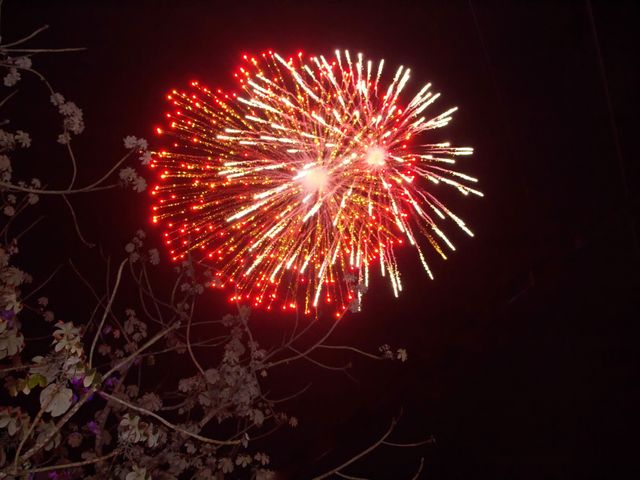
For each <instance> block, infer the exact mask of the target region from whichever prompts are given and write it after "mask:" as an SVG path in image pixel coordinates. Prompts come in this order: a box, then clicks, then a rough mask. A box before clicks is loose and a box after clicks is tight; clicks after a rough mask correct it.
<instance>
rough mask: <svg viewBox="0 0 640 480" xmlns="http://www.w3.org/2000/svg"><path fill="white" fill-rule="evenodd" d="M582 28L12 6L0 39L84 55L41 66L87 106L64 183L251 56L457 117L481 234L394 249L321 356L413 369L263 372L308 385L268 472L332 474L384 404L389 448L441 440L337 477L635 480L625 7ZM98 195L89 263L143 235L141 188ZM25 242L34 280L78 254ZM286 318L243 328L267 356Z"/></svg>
mask: <svg viewBox="0 0 640 480" xmlns="http://www.w3.org/2000/svg"><path fill="white" fill-rule="evenodd" d="M591 13H592V15H590V7H589V5H588V4H587V3H584V2H576V3H569V2H522V3H509V2H491V3H484V2H478V1H472V2H419V1H415V2H407V1H399V0H397V1H386V2H383V1H375V0H372V1H370V2H338V1H316V2H296V1H278V2H269V1H266V0H265V1H260V2H256V1H229V2H204V1H202V2H196V1H184V2H178V1H172V2H169V1H156V2H152V1H130V2H124V1H123V2H107V1H103V2H98V1H94V2H79V1H47V2H44V1H41V2H34V1H19V0H6V1H5V5H4V6H3V14H2V37H3V40H4V39H13V38H18V37H19V36H23V35H25V34H27V33H30V32H31V31H32V30H34V29H35V28H37V27H40V26H42V25H43V24H48V25H50V28H49V30H47V31H46V32H44V33H42V34H41V35H40V36H39V40H38V39H36V40H34V42H33V43H31V45H34V46H35V45H37V46H39V47H47V48H56V47H57V48H60V47H86V48H87V50H86V51H83V52H76V53H64V54H57V55H49V56H43V57H36V58H35V59H34V65H35V66H36V67H37V68H38V69H39V70H40V71H41V72H43V73H45V74H46V76H47V78H48V79H49V81H50V83H51V84H53V85H54V86H55V88H56V89H57V90H59V91H60V92H62V93H63V94H64V95H65V96H66V97H67V98H68V99H70V100H73V101H75V102H76V103H77V104H78V105H79V106H80V107H81V108H83V110H84V116H85V122H86V124H87V128H86V131H85V132H84V133H83V134H82V135H81V136H80V137H78V139H77V140H76V142H75V145H76V149H77V151H78V152H81V155H80V156H81V157H82V158H81V160H80V164H81V174H80V182H79V183H80V184H82V183H83V180H84V181H87V180H91V179H93V178H95V177H96V176H97V175H98V173H100V172H102V171H104V169H105V167H107V166H109V165H111V162H112V161H113V160H114V159H117V158H119V156H120V155H121V154H122V138H123V137H124V136H126V135H136V136H142V137H146V138H148V139H149V140H150V142H151V144H152V147H153V146H154V145H157V144H158V142H159V139H158V138H156V137H154V135H153V133H152V132H153V127H155V126H156V125H160V124H161V123H162V115H163V113H164V111H165V110H166V105H165V101H164V95H165V94H166V93H167V91H169V90H170V89H172V88H174V87H182V86H186V84H187V83H188V82H189V81H191V80H194V79H197V80H199V81H201V82H202V83H205V84H208V85H210V86H212V87H213V86H221V87H226V88H231V87H233V85H234V83H233V78H232V76H231V73H230V72H231V70H232V69H233V68H234V67H236V66H237V65H238V59H239V57H240V55H241V54H243V53H252V52H261V51H263V50H265V49H269V48H272V49H274V50H278V51H280V52H284V53H293V52H297V51H298V50H300V49H302V50H304V51H305V52H310V53H331V52H333V51H334V50H335V49H336V48H348V49H350V50H351V51H361V52H363V53H364V54H365V55H366V56H368V57H369V58H372V59H377V58H385V60H386V62H388V63H387V65H388V66H389V67H391V68H394V66H398V65H400V64H402V65H406V66H409V67H411V69H412V80H411V82H410V84H409V86H408V91H410V92H415V91H416V89H418V88H419V86H421V84H422V83H424V82H426V81H431V82H432V83H433V84H434V87H435V89H436V91H440V92H442V94H443V95H442V97H441V100H439V105H440V107H439V108H441V109H444V108H445V107H447V106H454V105H457V106H459V107H460V110H459V112H457V113H456V115H455V116H454V120H453V122H452V124H450V125H449V126H448V127H447V128H446V129H443V130H442V131H439V132H437V133H436V134H437V135H439V139H442V140H451V142H452V143H453V144H454V145H455V144H457V145H472V146H473V147H474V149H475V154H474V155H473V157H472V158H471V159H469V160H467V159H463V160H462V162H461V167H462V170H463V171H465V172H466V173H469V174H471V175H473V176H476V177H479V179H480V186H481V189H482V191H483V192H484V194H485V197H484V198H482V199H479V198H474V199H468V198H462V199H461V198H458V197H460V196H459V195H456V194H454V193H453V192H443V195H442V198H443V199H444V200H445V203H448V204H449V205H451V206H452V207H453V210H454V211H456V212H459V213H460V214H461V215H462V217H463V218H464V219H465V221H466V222H467V224H468V225H469V226H470V227H471V228H472V230H473V231H474V233H475V234H476V236H475V238H473V239H471V238H468V237H466V236H465V235H464V234H462V233H461V232H453V229H450V230H449V231H452V233H453V235H452V236H453V240H454V242H455V243H456V245H457V247H458V251H457V252H456V253H455V254H454V255H452V256H451V257H450V258H449V260H448V261H447V262H443V261H440V260H438V259H437V258H435V256H433V257H431V266H432V269H433V271H434V273H435V276H436V279H435V281H430V280H429V279H428V278H427V277H426V276H425V275H424V272H423V271H422V269H421V266H420V265H419V262H418V261H417V259H416V258H414V254H413V252H411V251H407V252H403V253H402V254H401V255H400V266H401V270H402V271H403V272H404V277H405V280H404V284H405V289H404V291H403V292H402V295H401V296H400V298H399V299H394V298H393V294H392V292H391V289H390V287H389V286H388V285H387V283H386V282H385V281H383V280H381V279H379V278H377V277H376V276H374V281H373V286H372V288H371V289H370V290H369V293H368V295H367V296H366V297H365V301H364V305H363V307H364V308H363V312H362V313H359V314H355V315H347V317H345V319H344V325H343V326H341V328H340V329H339V330H338V331H337V333H336V336H335V340H334V341H333V343H336V344H338V343H342V344H351V345H354V346H357V347H359V348H363V349H368V350H373V351H375V350H377V348H378V346H380V345H382V344H384V343H388V344H390V345H391V346H392V347H406V348H407V350H408V352H409V361H408V362H407V363H405V364H398V363H397V362H396V363H382V362H375V361H367V360H365V359H359V358H355V359H354V365H353V368H352V369H351V370H350V374H351V375H352V376H353V377H355V378H356V379H357V382H354V381H353V380H351V379H349V378H348V377H347V376H345V375H344V374H341V373H340V372H327V371H322V370H319V369H317V368H314V367H313V366H309V365H301V366H300V367H296V368H297V369H296V370H295V371H293V372H291V371H287V372H285V371H283V372H282V378H278V374H277V373H276V374H275V375H274V376H275V379H274V381H275V386H276V388H277V389H278V393H280V394H282V395H283V396H284V395H286V394H287V393H292V392H294V391H295V390H297V389H298V388H301V387H303V386H304V385H305V384H306V383H307V382H308V381H312V382H313V386H312V388H311V389H310V391H308V392H307V393H306V394H305V395H303V396H302V397H300V398H298V399H296V400H295V401H294V402H292V403H291V405H290V406H289V408H288V411H290V412H291V413H295V414H296V415H298V416H299V417H300V419H301V426H300V428H299V429H298V430H297V431H293V432H288V433H287V434H283V435H281V436H279V437H275V438H274V442H276V441H277V444H269V446H268V448H269V449H270V450H271V452H272V453H273V460H274V462H276V465H279V466H280V467H281V469H280V470H281V474H282V478H307V477H308V476H310V475H312V474H313V473H319V472H321V471H322V470H323V469H325V468H326V467H329V466H332V465H336V464H338V463H340V462H341V461H343V460H344V459H345V458H346V457H347V456H348V455H349V454H352V453H355V452H357V451H359V450H361V449H362V448H364V447H365V446H367V445H368V444H369V443H370V442H371V440H372V439H373V438H375V436H376V435H378V434H380V433H382V432H383V431H384V430H385V429H386V427H387V425H388V423H389V421H390V419H391V418H392V417H393V416H395V415H398V413H399V412H400V410H402V412H403V415H402V419H401V421H400V426H399V428H398V431H397V433H396V434H395V436H394V438H393V440H395V441H405V442H410V441H417V440H420V439H423V438H427V437H429V436H431V435H433V437H434V438H435V440H436V441H435V444H433V445H429V446H427V447H421V448H418V449H415V450H412V451H408V450H402V451H395V450H393V449H390V448H388V447H383V448H382V449H380V450H378V451H376V454H375V455H373V457H371V458H369V459H368V460H365V461H363V462H362V463H361V464H360V465H361V468H360V469H358V467H354V468H352V469H351V470H349V472H353V474H354V475H356V476H357V475H359V474H360V475H361V476H367V475H371V476H372V477H373V478H384V479H387V478H388V479H395V478H408V477H410V475H411V473H410V472H412V471H414V470H415V469H416V468H417V465H418V462H419V459H420V457H421V456H424V457H425V469H424V473H423V478H430V479H463V478H464V479H470V478H492V479H572V478H580V479H583V478H594V479H596V478H597V479H599V478H612V479H614V478H615V479H620V478H638V477H637V476H638V475H640V468H639V465H638V460H637V459H638V454H637V446H638V441H637V431H638V430H637V427H638V424H637V422H636V419H635V417H636V416H637V410H638V400H639V395H638V394H639V393H640V389H639V385H640V384H639V383H638V348H637V343H638V338H640V337H639V334H640V327H639V326H638V325H639V320H640V316H639V315H638V303H639V298H638V297H639V295H638V292H639V291H640V290H639V289H638V287H639V282H638V278H637V277H638V242H639V239H638V237H639V235H640V233H639V231H638V225H637V223H636V217H635V215H636V212H637V207H638V189H637V184H638V183H637V179H638V161H637V160H638V155H637V148H636V147H635V144H634V143H635V141H636V138H637V132H638V130H637V127H638V124H639V122H638V107H639V106H640V105H639V102H638V86H639V85H640V75H639V70H638V58H639V55H638V45H640V38H639V37H640V34H639V33H638V32H639V31H640V29H639V28H638V25H639V24H640V4H638V3H637V2H603V3H599V2H595V3H594V4H592V6H591ZM592 21H593V23H592ZM594 25H595V29H594ZM387 73H388V72H387ZM46 102H47V97H46V96H45V94H43V97H42V98H34V99H33V103H34V107H33V109H25V110H20V111H16V112H14V117H15V118H16V119H17V120H15V121H16V122H17V121H24V122H25V124H27V125H30V124H29V122H32V124H33V125H35V124H36V123H37V122H36V121H35V120H34V119H36V118H38V116H39V115H51V113H49V114H47V113H41V112H40V109H42V108H45V109H46V108H48V106H47V104H46ZM37 105H44V107H41V106H37ZM12 118H13V117H12ZM31 131H32V132H33V135H32V136H33V137H34V143H36V142H37V141H38V140H40V139H39V138H38V134H39V130H38V127H36V126H34V127H32V128H31ZM46 132H48V133H46ZM54 133H55V134H56V135H57V131H55V130H54V131H50V130H45V129H43V130H42V136H46V135H51V136H52V138H43V140H46V141H48V142H49V143H47V142H43V143H44V144H45V145H44V146H43V147H42V148H43V150H41V151H40V154H41V155H40V158H41V160H39V161H37V162H36V163H37V164H38V168H41V169H44V170H45V171H46V172H48V175H50V177H49V178H52V179H53V180H51V182H50V184H54V183H55V179H56V178H59V179H60V181H61V182H63V181H64V179H65V178H68V176H69V169H68V165H67V164H66V163H64V161H63V152H62V151H60V152H57V151H55V148H56V146H55V141H54V138H55V137H53V134H54ZM443 137H447V138H443ZM52 144H53V145H54V147H53V148H54V150H53V151H52V150H51V148H52V147H51V145H52ZM33 148H35V149H36V150H35V151H36V152H38V150H37V149H38V148H39V147H38V146H36V145H34V147H33ZM38 162H39V163H38ZM23 168H27V167H23ZM29 168H31V167H29ZM33 168H35V164H34V167H33ZM34 171H35V170H34ZM43 176H44V175H43ZM96 199H97V200H96V201H91V202H79V204H78V215H79V218H80V221H81V223H83V224H84V225H85V226H86V230H87V236H88V237H90V238H92V239H93V240H96V241H98V243H100V244H101V245H102V248H103V249H104V251H110V252H114V253H113V255H120V254H121V252H122V250H121V249H122V246H123V245H124V244H125V243H126V242H127V241H128V239H129V238H130V237H131V236H132V234H133V232H135V230H136V229H137V228H138V227H139V226H142V227H143V228H145V229H146V230H147V231H148V233H149V235H150V236H151V237H152V238H154V239H156V240H159V236H160V232H159V231H158V230H156V229H154V228H153V226H152V225H151V224H150V221H149V214H148V211H149V198H148V197H147V196H146V195H136V194H134V193H132V192H129V191H126V192H125V191H124V190H122V191H120V190H118V191H117V192H116V193H113V194H111V196H108V197H96ZM100 199H103V200H100ZM58 207H59V206H58ZM41 208H43V209H44V212H45V213H46V211H47V210H46V209H47V208H54V207H47V206H46V205H45V206H42V207H41ZM56 208H57V207H56ZM58 227H59V228H61V230H62V229H63V228H64V229H70V228H72V227H70V226H69V225H66V226H64V227H60V226H58ZM39 228H42V229H43V230H40V231H41V232H44V231H45V230H44V229H45V228H46V222H45V224H43V226H42V227H39ZM34 235H37V233H34ZM31 241H32V242H34V243H33V245H40V250H39V251H37V252H35V251H34V253H33V256H32V257H31V259H30V260H28V261H27V263H29V262H30V263H31V265H30V272H31V273H32V274H34V275H38V274H41V275H45V274H47V273H48V272H49V271H50V268H51V267H52V266H55V265H57V264H59V263H60V262H61V261H64V259H65V258H66V257H68V256H70V255H76V257H77V258H79V260H78V261H79V262H80V265H82V262H83V261H86V262H89V260H83V258H85V257H86V258H87V259H88V258H89V256H90V255H88V254H85V253H82V252H80V253H78V252H79V251H80V248H79V245H78V242H77V240H75V239H73V238H71V236H70V235H62V236H60V237H55V238H51V239H50V242H48V243H47V244H46V245H48V246H47V248H46V249H42V247H41V246H42V245H43V243H42V239H41V238H36V239H34V240H31ZM25 242H29V240H28V239H25ZM24 248H25V249H26V248H28V247H27V246H25V247H24ZM163 260H164V261H165V263H168V259H166V258H163ZM87 265H88V263H87ZM165 273H166V275H167V278H170V274H169V268H168V267H166V272H165ZM207 294H208V296H209V297H210V298H208V299H207V300H206V301H207V302H210V304H211V315H212V316H214V317H221V316H222V315H223V314H225V313H227V312H229V311H231V309H230V306H229V305H228V304H227V303H226V301H225V300H224V295H223V294H221V293H219V292H215V291H212V292H207ZM77 301H78V302H79V304H82V301H81V300H77ZM74 302H75V300H74ZM59 308H60V310H62V311H64V310H65V309H66V310H67V312H68V314H69V315H71V314H72V312H74V308H76V307H75V306H74V304H73V302H72V301H70V302H69V305H60V306H59ZM77 308H78V309H79V310H78V311H80V309H81V308H84V307H77ZM83 314H84V313H83ZM290 320H291V318H290V317H283V318H280V317H276V316H273V315H267V314H264V313H256V315H255V316H253V317H252V322H253V326H254V328H255V329H256V331H257V333H258V335H259V337H260V338H263V339H265V341H268V340H269V339H272V338H279V336H280V335H281V332H282V331H283V329H284V328H285V327H286V325H287V324H288V323H289V322H290ZM322 358H323V359H325V360H327V361H331V360H333V361H335V362H336V363H337V364H339V363H340V362H342V361H344V358H343V357H340V358H332V357H331V356H328V355H323V357H322ZM187 367H188V365H187V361H186V360H185V368H187ZM159 375H160V374H159ZM154 381H155V380H154ZM356 472H357V473H356ZM634 474H635V476H634Z"/></svg>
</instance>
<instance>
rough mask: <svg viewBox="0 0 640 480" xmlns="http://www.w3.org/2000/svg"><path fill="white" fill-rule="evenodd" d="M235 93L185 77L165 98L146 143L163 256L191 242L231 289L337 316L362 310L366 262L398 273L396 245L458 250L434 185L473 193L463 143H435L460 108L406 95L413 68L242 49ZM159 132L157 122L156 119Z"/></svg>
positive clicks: (449, 215) (177, 254) (396, 281)
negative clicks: (160, 137)
mask: <svg viewBox="0 0 640 480" xmlns="http://www.w3.org/2000/svg"><path fill="white" fill-rule="evenodd" d="M244 60H245V63H244V64H243V66H242V67H240V69H239V70H238V72H236V74H235V76H236V77H237V78H238V81H239V82H240V87H241V89H240V91H239V93H238V94H228V93H225V92H223V91H222V90H215V91H214V90H210V89H209V88H207V87H205V86H202V85H200V84H198V83H197V82H193V83H192V84H191V88H190V89H188V90H187V91H178V90H173V91H172V92H171V93H170V94H169V95H168V96H167V99H168V101H169V102H170V103H171V105H172V107H173V108H172V111H170V112H168V113H167V124H168V128H167V129H166V132H167V134H168V135H170V138H171V143H170V144H169V145H168V146H167V149H166V150H164V151H161V152H159V153H158V154H157V155H155V157H154V159H153V161H152V163H151V166H152V168H154V169H156V170H157V171H158V183H157V185H155V186H154V187H153V189H152V195H153V196H154V204H153V207H152V208H153V216H152V219H153V222H155V223H159V224H161V225H162V226H163V228H164V241H165V243H166V246H167V250H168V252H169V254H170V256H171V258H172V259H173V260H175V261H180V260H182V259H184V258H185V257H186V255H187V254H188V253H192V254H193V255H194V256H196V254H197V255H199V256H200V258H202V259H203V260H205V261H207V262H209V263H210V264H211V266H212V267H213V269H214V270H215V272H216V273H215V277H216V278H215V279H214V281H212V285H216V286H223V287H227V286H228V287H230V291H231V292H232V294H231V297H230V300H233V301H243V302H251V304H253V305H255V306H263V307H265V308H267V309H272V308H275V307H277V308H281V309H283V310H288V309H292V310H297V309H302V310H303V311H304V312H312V311H314V310H316V311H317V309H318V308H320V306H321V304H327V305H329V306H330V307H331V308H333V310H334V312H335V315H336V316H337V317H339V316H341V315H342V314H343V312H344V311H345V310H346V309H347V308H351V309H354V310H357V309H359V305H360V300H361V298H362V295H363V293H364V292H365V291H366V288H367V286H368V283H369V276H370V272H371V271H372V270H373V269H378V268H379V271H380V273H381V275H382V276H384V277H387V278H389V280H390V284H391V287H392V289H393V292H394V294H395V295H398V294H399V292H400V291H402V280H401V275H400V271H399V269H398V265H397V262H396V257H395V251H396V249H397V248H398V247H400V246H401V245H403V244H409V245H410V246H411V247H412V248H413V249H415V251H416V253H417V258H418V259H419V261H420V263H421V264H422V266H423V267H424V269H425V270H426V272H427V274H428V276H429V277H432V275H431V270H430V268H429V266H428V264H427V255H426V254H425V252H424V251H423V247H424V246H425V245H429V246H431V247H432V248H433V250H434V251H435V252H437V253H438V254H440V256H441V257H442V258H446V251H447V250H451V251H453V250H455V247H454V245H453V243H452V241H451V240H450V239H449V237H447V235H445V233H444V232H443V230H442V229H441V227H440V226H441V225H445V224H446V223H454V224H456V225H457V226H458V227H459V228H461V229H462V230H463V231H464V232H466V233H467V234H469V235H473V234H472V233H471V231H470V230H469V229H468V228H467V226H466V225H465V223H464V221H463V220H462V219H461V218H460V217H458V216H457V215H456V214H454V213H453V212H452V211H451V210H450V209H448V208H447V207H446V206H445V205H444V204H443V203H442V202H441V201H440V200H439V199H438V198H437V197H436V196H435V193H436V191H437V193H438V194H440V193H442V191H443V187H442V185H444V186H445V187H452V189H453V190H455V191H457V192H458V193H460V194H462V195H465V196H467V195H469V194H474V195H482V194H481V192H479V191H478V190H476V189H474V188H472V187H471V186H470V185H472V184H474V183H476V182H477V180H476V179H475V178H473V177H470V176H468V175H465V174H463V173H460V172H458V171H456V170H453V169H452V165H454V164H455V163H456V157H458V156H461V155H470V154H471V153H472V152H473V150H472V149H471V148H469V147H452V146H451V145H450V144H449V143H448V142H437V141H435V139H434V138H433V137H434V136H433V133H432V131H433V130H435V129H438V128H440V127H444V126H446V125H447V124H448V123H449V121H450V120H451V115H452V114H453V112H454V111H455V110H456V108H455V107H454V108H450V109H448V110H446V111H444V112H443V113H440V114H437V115H435V116H431V117H428V116H426V115H424V114H423V113H424V112H425V110H426V109H427V108H428V107H429V106H430V105H432V104H433V103H434V102H435V101H436V100H437V99H438V97H439V94H434V93H432V92H431V90H430V87H431V86H430V84H427V85H425V86H424V87H423V88H422V89H421V90H420V91H419V92H418V93H417V94H416V95H415V96H414V97H413V98H412V99H410V100H409V101H408V102H406V101H404V102H402V101H401V97H400V93H401V92H402V90H403V89H404V87H405V85H406V84H407V82H408V80H409V70H408V69H405V68H404V67H400V68H398V69H397V71H396V72H395V74H394V75H393V77H392V78H391V79H390V81H388V82H387V83H386V84H384V83H383V81H382V78H383V74H382V73H383V66H384V61H383V60H381V61H380V62H377V63H374V62H372V61H371V60H365V59H364V58H363V56H362V55H361V54H358V55H357V57H356V58H355V59H352V58H351V54H350V53H349V52H348V51H343V52H342V51H336V52H335V57H333V58H331V57H330V58H325V57H323V56H317V57H316V56H312V57H308V58H307V57H305V56H304V55H302V53H300V54H298V55H297V57H292V58H288V59H285V58H284V57H282V56H280V55H278V54H277V53H274V52H264V53H263V54H262V55H261V56H259V57H258V58H254V57H249V56H245V57H244ZM158 130H159V132H160V129H158Z"/></svg>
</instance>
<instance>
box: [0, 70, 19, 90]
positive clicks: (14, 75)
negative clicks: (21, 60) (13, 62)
mask: <svg viewBox="0 0 640 480" xmlns="http://www.w3.org/2000/svg"><path fill="white" fill-rule="evenodd" d="M19 81H20V72H18V69H17V68H14V67H11V68H10V69H9V73H8V74H7V75H5V77H4V80H3V82H4V86H5V87H13V86H14V85H15V84H16V83H18V82H19Z"/></svg>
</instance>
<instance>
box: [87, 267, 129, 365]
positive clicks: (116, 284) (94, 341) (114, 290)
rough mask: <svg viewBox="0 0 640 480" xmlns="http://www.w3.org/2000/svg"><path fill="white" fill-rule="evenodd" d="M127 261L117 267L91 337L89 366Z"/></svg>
mask: <svg viewBox="0 0 640 480" xmlns="http://www.w3.org/2000/svg"><path fill="white" fill-rule="evenodd" d="M128 261H129V259H128V258H125V259H124V260H123V261H122V262H120V267H119V268H118V274H117V275H116V283H115V285H114V287H113V292H112V293H111V297H109V302H108V303H107V306H106V308H105V309H104V314H103V315H102V320H101V321H100V325H98V330H96V334H95V336H94V337H93V342H92V343H91V350H89V367H91V363H92V361H93V351H94V349H95V348H96V343H98V337H99V336H100V332H101V331H102V327H103V326H104V322H105V320H106V319H107V315H109V312H110V311H111V305H112V304H113V299H114V298H115V296H116V292H117V291H118V286H119V285H120V279H121V278H122V269H123V268H124V264H125V263H127V262H128Z"/></svg>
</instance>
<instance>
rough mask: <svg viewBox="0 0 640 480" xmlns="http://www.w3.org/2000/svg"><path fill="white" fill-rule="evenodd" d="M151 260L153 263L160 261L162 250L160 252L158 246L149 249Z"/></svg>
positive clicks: (156, 263)
mask: <svg viewBox="0 0 640 480" xmlns="http://www.w3.org/2000/svg"><path fill="white" fill-rule="evenodd" d="M149 262H150V263H151V265H158V264H159V263H160V252H158V249H157V248H152V249H150V250H149Z"/></svg>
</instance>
